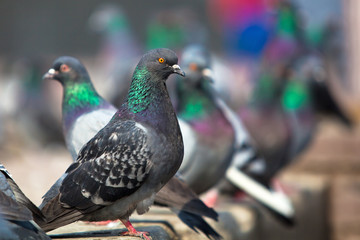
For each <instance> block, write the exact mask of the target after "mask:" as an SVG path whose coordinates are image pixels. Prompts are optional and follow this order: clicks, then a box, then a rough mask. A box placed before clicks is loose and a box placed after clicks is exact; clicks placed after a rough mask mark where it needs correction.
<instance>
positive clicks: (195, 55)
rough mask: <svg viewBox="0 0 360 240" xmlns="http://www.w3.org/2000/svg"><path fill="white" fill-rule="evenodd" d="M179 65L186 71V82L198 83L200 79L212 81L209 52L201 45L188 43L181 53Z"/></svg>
mask: <svg viewBox="0 0 360 240" xmlns="http://www.w3.org/2000/svg"><path fill="white" fill-rule="evenodd" d="M181 65H182V66H183V68H184V71H185V72H186V82H187V83H188V84H192V85H199V84H200V83H201V81H203V80H208V81H210V82H213V79H212V70H211V68H210V67H211V61H210V54H209V52H208V51H207V50H206V49H205V48H204V47H203V46H201V45H190V46H188V47H186V48H185V49H184V51H183V54H182V61H181Z"/></svg>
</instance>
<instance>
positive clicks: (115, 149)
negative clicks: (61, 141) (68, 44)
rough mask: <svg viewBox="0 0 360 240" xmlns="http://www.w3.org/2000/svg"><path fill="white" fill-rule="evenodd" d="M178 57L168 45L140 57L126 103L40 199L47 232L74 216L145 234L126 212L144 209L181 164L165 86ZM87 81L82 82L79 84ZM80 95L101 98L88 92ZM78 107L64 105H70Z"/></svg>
mask: <svg viewBox="0 0 360 240" xmlns="http://www.w3.org/2000/svg"><path fill="white" fill-rule="evenodd" d="M177 61H178V59H177V56H176V54H175V53H174V52H173V51H171V50H169V49H155V50H151V51H149V52H148V53H146V54H145V55H143V56H142V58H141V60H140V62H139V63H138V65H137V67H136V69H135V71H134V74H133V77H132V83H131V86H130V89H129V92H128V96H127V99H126V101H125V102H124V103H123V105H122V106H121V107H120V109H119V110H118V111H117V112H116V113H115V114H114V116H113V117H112V119H111V120H110V122H109V123H108V124H107V125H106V126H105V127H104V128H102V129H101V130H100V131H99V132H98V133H97V134H96V135H95V136H94V137H93V138H92V139H91V140H90V141H88V142H87V143H86V144H85V145H84V146H83V147H82V148H81V150H80V152H79V155H78V157H77V160H76V162H74V163H73V164H71V165H70V167H69V168H68V169H67V170H66V172H65V176H63V178H64V179H63V181H62V183H61V187H60V190H59V193H58V194H57V195H56V196H55V197H54V198H53V199H51V200H50V201H48V202H47V203H45V204H43V208H42V212H43V214H44V215H45V216H46V218H47V221H46V222H41V221H40V222H39V225H40V226H41V227H42V228H43V229H44V230H45V231H50V230H52V229H55V228H58V227H61V226H64V225H66V224H69V223H72V222H74V221H77V220H85V221H105V220H115V219H120V220H121V221H122V222H123V224H124V225H125V227H126V228H127V229H128V232H126V233H125V234H127V235H132V236H141V237H144V238H147V239H148V237H147V236H146V233H143V232H137V231H136V230H135V229H134V227H133V226H132V225H131V223H130V221H129V216H130V215H131V214H132V213H133V212H134V211H135V210H136V211H137V212H138V213H139V214H143V213H145V212H147V211H148V210H149V207H150V206H151V205H152V204H153V202H154V199H155V194H156V193H157V192H158V191H159V190H160V189H161V188H162V187H163V186H164V185H165V184H166V183H167V182H168V181H169V180H170V179H171V178H172V177H173V175H174V174H175V173H176V171H177V170H178V168H179V167H180V164H181V162H182V158H183V141H182V136H181V132H180V128H179V125H178V122H177V118H176V115H175V112H174V109H173V107H172V105H171V101H170V98H169V95H168V92H167V89H166V84H165V81H166V79H167V78H168V77H169V76H170V75H171V74H172V73H176V74H180V75H184V73H183V72H182V71H181V69H180V67H179V65H177ZM53 73H54V77H55V78H56V79H58V80H59V81H62V80H64V79H67V78H69V77H70V76H71V75H73V74H75V75H77V74H80V75H81V74H85V73H84V72H80V73H77V72H75V71H72V70H71V68H70V67H69V66H68V65H66V64H59V65H57V66H55V67H54V70H53ZM75 78H76V76H75ZM76 79H77V78H76ZM85 85H86V86H85ZM87 86H88V84H84V85H82V87H83V88H84V89H86V87H87ZM69 94H72V92H69ZM66 97H67V96H64V98H66ZM78 97H79V98H80V99H88V100H89V101H91V102H92V104H93V105H99V104H101V102H99V101H97V98H96V97H95V96H94V95H93V94H89V92H88V91H83V92H82V93H81V94H80V95H78ZM77 107H79V105H77V104H76V103H74V104H69V108H70V110H71V109H75V108H77Z"/></svg>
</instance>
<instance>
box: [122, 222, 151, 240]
mask: <svg viewBox="0 0 360 240" xmlns="http://www.w3.org/2000/svg"><path fill="white" fill-rule="evenodd" d="M121 222H122V223H123V224H124V225H125V227H126V228H127V230H128V231H127V232H123V233H121V235H124V236H136V237H141V239H146V240H150V238H149V237H148V236H147V235H149V233H148V232H138V231H136V229H135V228H134V227H133V225H132V224H131V222H130V221H129V220H121Z"/></svg>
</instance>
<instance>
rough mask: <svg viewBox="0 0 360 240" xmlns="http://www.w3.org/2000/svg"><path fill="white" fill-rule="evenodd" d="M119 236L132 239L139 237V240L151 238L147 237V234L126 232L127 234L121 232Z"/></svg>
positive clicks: (149, 239)
mask: <svg viewBox="0 0 360 240" xmlns="http://www.w3.org/2000/svg"><path fill="white" fill-rule="evenodd" d="M121 235H122V236H134V237H140V238H141V239H145V240H151V238H149V237H148V236H147V235H149V233H148V232H138V231H135V232H133V231H127V232H122V233H121Z"/></svg>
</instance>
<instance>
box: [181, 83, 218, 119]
mask: <svg viewBox="0 0 360 240" xmlns="http://www.w3.org/2000/svg"><path fill="white" fill-rule="evenodd" d="M181 85H182V84H180V85H179V86H178V90H179V92H178V93H179V94H178V97H179V111H178V115H179V117H180V118H182V119H184V120H193V119H199V118H203V117H206V116H208V115H209V114H210V113H212V112H213V111H214V110H215V109H216V106H215V104H214V102H213V101H212V99H211V97H210V95H209V94H207V93H206V92H205V90H202V89H195V88H186V87H184V86H181Z"/></svg>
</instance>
